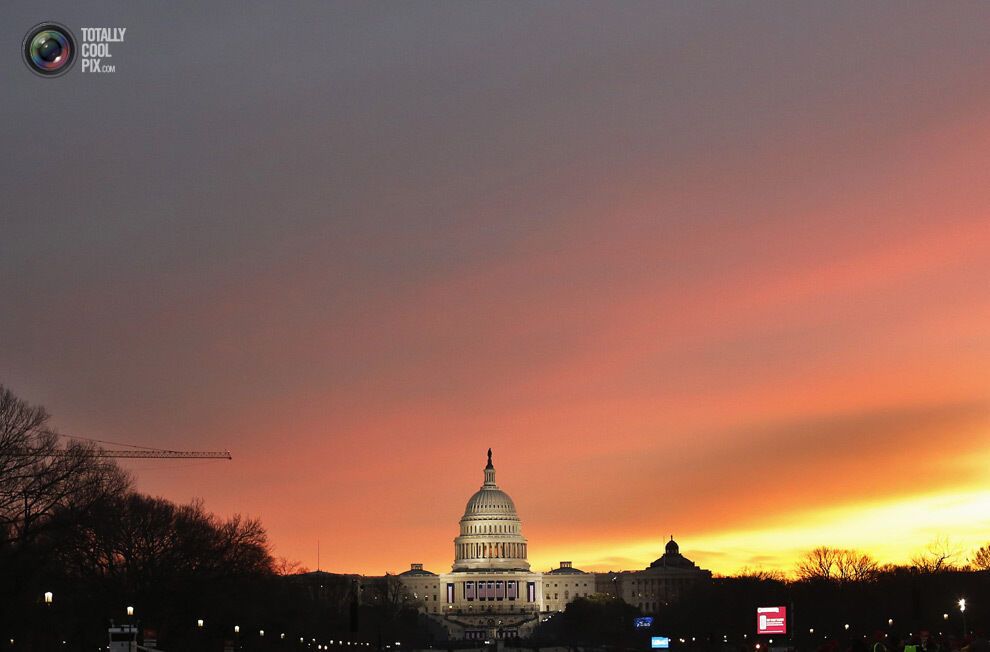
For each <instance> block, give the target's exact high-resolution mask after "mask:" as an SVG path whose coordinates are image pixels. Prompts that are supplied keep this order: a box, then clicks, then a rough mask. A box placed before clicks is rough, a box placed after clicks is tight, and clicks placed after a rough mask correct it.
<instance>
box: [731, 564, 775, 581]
mask: <svg viewBox="0 0 990 652" xmlns="http://www.w3.org/2000/svg"><path fill="white" fill-rule="evenodd" d="M735 576H736V577H738V578H741V579H750V580H757V581H759V582H784V581H786V580H787V576H786V575H785V574H784V571H781V570H777V569H766V568H763V567H762V566H758V567H756V568H750V567H749V566H744V567H742V568H741V569H739V572H738V573H736V575H735Z"/></svg>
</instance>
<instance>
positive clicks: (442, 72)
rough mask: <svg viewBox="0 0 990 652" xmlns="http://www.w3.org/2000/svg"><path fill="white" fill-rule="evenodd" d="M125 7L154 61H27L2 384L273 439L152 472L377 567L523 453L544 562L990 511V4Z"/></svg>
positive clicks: (982, 527) (7, 169)
mask: <svg viewBox="0 0 990 652" xmlns="http://www.w3.org/2000/svg"><path fill="white" fill-rule="evenodd" d="M220 2H221V5H223V3H225V2H227V0H220ZM853 7H854V8H853ZM62 9H63V11H62V12H61V13H60V14H59V15H60V16H61V15H64V21H65V22H66V24H76V23H73V22H72V21H74V20H76V18H78V19H79V20H78V21H76V22H78V23H79V24H85V23H87V22H88V21H89V18H86V17H87V16H89V13H87V10H86V9H85V8H84V7H82V6H80V5H77V4H69V3H65V6H64V7H63V8H62ZM5 10H6V11H7V13H8V14H9V15H8V16H7V18H8V20H5V21H4V22H5V24H9V25H13V26H17V25H23V26H24V29H27V28H28V27H29V26H30V25H33V24H36V23H37V22H38V20H40V19H39V18H38V17H37V16H34V13H33V12H35V9H34V8H32V7H31V6H30V5H28V4H23V5H22V4H20V3H17V4H11V6H10V7H7V8H6V9H5ZM114 11H115V12H119V13H120V15H119V16H114V24H121V25H126V26H127V27H128V29H130V30H131V31H129V32H128V34H131V33H134V34H136V35H137V34H141V35H142V38H147V39H148V40H147V41H146V42H147V43H149V44H153V46H154V47H147V48H138V49H136V50H135V51H133V52H130V53H128V66H127V71H126V73H122V74H119V75H110V76H106V79H103V80H102V82H103V83H87V82H95V81H97V80H94V79H92V78H87V77H86V76H83V75H73V74H69V75H66V76H64V77H62V78H59V79H58V80H45V79H41V78H34V77H36V76H34V75H31V74H30V73H29V72H28V71H27V70H25V69H23V68H24V66H22V65H20V64H17V65H8V66H6V67H4V68H3V70H0V75H5V77H4V88H6V89H9V93H10V96H11V97H19V98H32V101H31V102H8V103H6V104H5V105H4V106H2V107H0V113H2V114H3V119H2V120H0V125H3V126H0V137H2V138H3V151H4V152H5V156H4V157H3V162H2V165H3V166H4V169H3V174H0V186H2V187H0V197H3V198H4V208H3V210H4V215H3V222H4V226H3V230H2V237H0V305H2V306H3V310H0V340H2V342H3V345H2V346H0V382H2V383H3V384H4V385H5V386H8V387H10V389H11V390H12V391H13V392H15V393H16V394H17V395H19V396H21V397H22V398H24V399H25V400H27V401H30V402H31V403H35V404H40V405H44V406H45V407H46V408H47V409H48V410H49V411H50V412H51V413H52V414H53V415H54V417H53V424H54V426H55V427H57V428H59V429H61V430H64V431H65V432H66V433H69V434H76V435H81V436H86V437H92V438H96V439H103V440H110V441H123V442H128V443H132V444H137V445H142V446H152V447H160V448H169V449H176V450H188V449H204V450H230V451H231V452H232V454H233V460H232V461H231V462H206V463H203V462H149V461H140V462H139V461H133V462H127V463H126V465H125V466H126V467H127V468H129V469H132V470H133V471H134V475H135V481H136V486H137V488H138V489H139V490H141V491H145V492H148V493H151V494H155V495H161V496H165V497H167V498H169V499H171V500H175V501H177V502H186V501H188V500H190V499H193V498H199V497H201V498H203V499H204V501H205V504H206V506H207V508H208V509H210V510H213V511H215V512H216V513H218V514H220V515H229V514H234V513H241V514H244V515H247V516H252V517H258V518H260V519H261V520H262V522H263V523H264V525H265V526H266V528H267V530H268V532H269V535H270V539H271V543H272V546H273V550H274V552H275V553H276V554H277V555H280V556H284V557H286V558H288V559H290V560H298V561H299V562H301V563H302V564H303V565H305V566H307V567H309V568H316V566H317V560H316V557H317V555H316V549H317V540H319V541H320V548H321V555H320V557H321V561H320V566H321V567H322V568H323V569H330V570H335V571H341V572H362V573H368V574H380V573H382V572H385V571H388V570H392V571H401V570H403V569H405V568H407V567H408V564H409V563H413V562H422V563H424V564H426V566H427V568H430V569H431V570H434V571H441V570H446V569H447V568H449V567H450V564H451V562H452V560H453V547H452V541H453V538H454V536H455V534H456V528H457V522H458V519H459V518H460V516H461V514H462V510H463V509H464V504H465V502H466V501H467V499H468V497H469V496H470V495H471V494H472V493H473V492H474V491H475V490H476V488H477V487H478V486H479V485H480V483H481V469H482V467H483V464H484V452H485V451H486V449H487V448H489V447H492V448H493V449H494V452H495V465H496V467H497V468H498V473H499V484H500V485H501V486H502V487H503V488H504V489H505V490H506V491H507V492H508V493H509V495H511V496H512V497H513V499H514V500H515V501H516V504H517V507H518V510H519V514H520V517H521V518H522V523H523V534H524V536H526V537H527V538H528V540H529V544H530V545H529V551H530V554H531V556H532V557H531V563H532V564H533V567H534V568H536V569H539V570H542V569H546V568H549V567H552V566H555V565H556V564H557V563H558V562H559V561H561V560H570V561H573V562H574V564H575V565H576V566H578V567H579V568H585V569H586V570H589V569H606V570H608V569H609V568H611V569H612V570H620V569H627V570H628V569H636V568H642V567H644V566H646V565H647V564H648V563H649V562H651V561H652V560H654V559H656V558H657V557H658V556H659V554H660V552H661V549H662V542H663V540H664V539H665V538H666V537H667V536H668V535H670V534H673V535H674V536H675V538H676V539H677V540H678V542H679V543H680V545H681V549H682V551H683V553H684V554H685V555H686V556H687V557H689V558H691V559H693V560H694V561H696V562H697V563H698V564H699V565H701V566H703V567H705V568H708V569H710V570H712V571H714V572H716V573H733V572H736V571H738V569H740V568H743V567H745V566H749V567H759V566H763V567H765V568H779V569H782V570H790V569H791V568H792V567H793V564H794V560H795V557H796V556H797V555H799V554H800V553H801V552H802V551H804V550H808V549H811V548H814V547H816V546H818V545H832V546H837V547H848V548H858V549H861V550H863V551H864V552H868V553H871V554H873V555H874V556H875V557H877V558H878V559H879V560H881V561H884V562H904V561H906V560H908V559H909V558H910V557H911V556H912V555H913V554H915V553H916V552H918V549H919V548H922V547H924V545H925V544H926V543H927V542H928V540H930V539H931V538H933V536H930V535H934V534H935V533H938V534H940V535H944V536H947V537H948V538H949V539H951V540H953V541H955V542H957V544H958V545H959V546H960V547H963V548H964V549H965V552H966V553H969V552H971V549H972V548H973V547H975V546H977V545H979V544H981V541H982V543H986V542H987V541H990V523H988V522H987V521H986V519H985V518H984V517H983V516H981V514H985V513H987V511H988V509H987V508H988V507H990V503H988V499H987V496H988V493H990V478H988V476H987V474H986V472H985V469H986V468H987V462H988V461H990V448H988V446H990V443H988V440H990V437H988V435H990V374H988V369H990V283H988V279H990V219H988V217H990V215H988V213H990V209H988V207H990V88H988V87H987V84H986V78H987V74H986V73H987V70H986V65H985V64H984V63H983V62H986V61H990V43H988V41H987V38H986V24H987V20H986V19H987V16H986V5H972V6H969V5H966V6H958V5H953V6H951V7H944V6H937V7H935V6H927V5H917V6H912V7H910V8H908V9H906V8H904V7H901V6H893V5H890V6H882V5H872V6H858V5H855V6H854V5H850V7H849V8H846V9H839V10H837V9H836V8H835V7H832V6H828V7H826V6H824V5H819V4H814V3H807V4H802V3H796V4H793V5H787V6H781V5H773V6H770V5H766V4H759V3H755V4H753V5H750V6H746V5H719V4H707V3H705V2H670V3H630V4H625V5H623V7H622V9H621V10H614V9H613V8H611V7H602V6H594V5H581V6H580V7H568V8H567V9H566V10H562V9H561V7H560V6H556V5H554V3H553V2H550V3H534V4H527V5H512V6H511V7H509V6H507V5H501V4H496V3H490V4H486V3H467V4H459V3H458V4H453V3H411V4H403V5H401V6H396V7H391V8H390V9H389V10H388V11H386V10H384V9H383V7H382V5H380V4H377V3H356V4H355V3H351V4H349V3H332V2H331V3H312V4H309V3H307V2H306V0H303V1H302V2H301V4H299V5H298V7H297V10H294V11H272V10H271V8H270V7H265V6H264V5H261V4H259V5H251V4H250V3H248V4H246V5H234V4H230V5H229V7H228V8H225V7H220V8H218V7H217V6H216V5H214V4H213V3H210V5H209V6H206V5H205V4H203V3H199V4H197V3H191V2H185V0H179V2H178V4H177V5H173V4H170V5H169V8H168V16H169V18H168V21H169V22H168V23H167V29H165V28H164V27H163V22H162V21H163V17H162V13H161V11H162V9H161V8H158V7H151V6H150V5H149V6H147V7H145V6H139V5H129V6H127V7H126V8H123V7H119V8H117V9H115V10H114ZM217 15H227V16H229V20H225V22H224V29H223V30H207V28H206V27H204V26H209V25H214V24H216V17H217ZM83 18H86V20H83ZM60 20H63V19H62V18H60ZM20 29H21V28H20V27H17V30H20ZM15 31H16V30H15ZM207 31H210V43H211V51H214V52H218V53H228V54H230V55H231V56H233V54H234V53H236V54H237V56H250V60H249V65H223V66H213V65H204V64H203V61H202V60H201V56H202V43H203V42H204V41H203V39H204V35H205V34H206V32H207ZM213 32H216V33H213ZM18 38H20V35H18ZM286 43H305V44H306V61H304V62H301V61H300V57H299V56H298V53H295V52H293V51H292V48H287V47H286V46H285V44H286ZM245 44H250V47H244V45H245ZM14 50H16V48H14V49H13V50H11V52H14ZM15 54H16V52H15ZM11 56H14V55H11ZM46 82H51V83H46ZM149 124H153V126H154V128H150V127H149ZM53 153H57V155H53ZM53 161H58V162H59V163H60V165H61V166H63V167H64V170H65V171H66V173H65V174H62V175H57V177H58V178H57V179H55V178H54V177H55V176H56V175H53V174H42V173H41V172H40V171H51V170H53V168H52V162H53ZM63 167H60V168H59V169H63ZM53 189H57V193H56V194H57V197H58V203H57V206H52V200H51V197H52V196H53ZM912 514H914V515H915V517H914V518H911V515H912ZM876 523H880V524H883V527H882V528H877V529H879V530H881V531H884V532H889V534H888V535H887V537H886V538H884V537H877V536H876V535H875V533H874V532H873V529H872V528H871V527H870V524H876ZM901 539H907V540H910V541H911V543H910V544H903V543H900V540H901ZM984 539H985V540H986V541H983V540H984Z"/></svg>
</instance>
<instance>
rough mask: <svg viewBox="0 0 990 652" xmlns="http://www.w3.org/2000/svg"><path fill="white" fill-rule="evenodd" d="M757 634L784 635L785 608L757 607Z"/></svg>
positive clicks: (785, 626) (785, 629) (785, 622)
mask: <svg viewBox="0 0 990 652" xmlns="http://www.w3.org/2000/svg"><path fill="white" fill-rule="evenodd" d="M756 633H757V634H786V633H787V607H759V608H758V609H757V610H756Z"/></svg>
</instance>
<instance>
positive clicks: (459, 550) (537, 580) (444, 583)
mask: <svg viewBox="0 0 990 652" xmlns="http://www.w3.org/2000/svg"><path fill="white" fill-rule="evenodd" d="M527 546H528V542H527V541H526V537H524V536H523V534H522V523H521V522H520V520H519V515H518V514H517V513H516V506H515V503H513V501H512V498H510V497H509V495H508V494H507V493H505V492H504V491H502V490H501V489H500V488H499V486H498V484H496V482H495V466H494V464H492V452H491V449H489V451H488V464H487V466H485V479H484V483H483V484H482V485H481V488H480V489H478V491H476V492H475V493H474V495H472V496H471V498H470V499H469V500H468V502H467V505H466V507H465V508H464V515H463V516H462V517H461V521H460V530H459V533H458V536H457V537H456V538H455V539H454V563H453V566H452V567H451V571H450V572H449V573H442V574H436V573H432V572H430V571H428V570H425V569H424V568H423V566H422V564H413V565H412V567H411V568H410V570H408V571H406V572H404V573H400V574H399V579H400V580H401V581H402V583H403V585H404V586H405V590H406V592H407V595H408V597H409V598H411V599H412V600H413V601H415V603H416V604H418V605H419V609H420V611H422V612H423V613H425V614H427V615H429V616H430V617H431V618H433V619H434V620H436V621H437V622H438V623H440V624H442V625H443V626H444V628H445V629H446V630H447V634H448V636H449V637H450V638H452V639H478V640H489V639H497V638H514V637H517V636H520V637H524V636H528V635H529V634H531V633H532V631H533V629H534V628H535V627H536V625H537V624H538V623H539V622H540V619H541V617H542V618H546V617H548V616H549V615H550V614H551V613H553V612H558V611H563V610H564V608H565V607H566V606H567V604H568V603H569V602H571V601H572V600H575V599H576V598H580V597H587V596H589V595H592V594H594V593H612V594H613V595H619V596H621V597H622V598H623V599H624V600H625V601H626V602H628V603H629V604H632V605H635V606H638V607H639V608H640V609H642V610H643V611H644V612H647V613H651V612H655V611H657V609H659V608H660V607H661V606H662V605H664V604H666V603H669V602H671V601H674V600H676V598H677V596H679V595H680V593H681V592H682V591H683V590H685V589H686V588H687V587H688V586H689V585H690V584H692V583H694V582H697V581H699V580H703V579H710V578H711V573H710V572H708V571H706V570H703V569H700V568H698V567H697V566H696V565H695V564H694V563H693V562H691V561H690V560H688V559H686V558H685V557H683V556H682V555H681V554H680V551H679V550H678V548H677V544H676V543H674V541H673V538H671V541H670V542H669V543H668V544H667V548H666V552H665V553H664V555H663V556H662V557H660V558H659V559H657V560H656V561H655V562H653V564H651V565H650V567H649V568H647V569H645V570H642V571H633V572H629V571H623V572H621V573H600V574H594V573H586V572H584V571H582V570H579V569H577V568H574V567H573V565H572V564H571V562H568V561H562V562H560V567H559V568H556V569H554V570H552V571H549V572H547V573H536V572H533V571H532V570H530V566H529V561H527V554H528V548H527ZM541 614H542V616H541Z"/></svg>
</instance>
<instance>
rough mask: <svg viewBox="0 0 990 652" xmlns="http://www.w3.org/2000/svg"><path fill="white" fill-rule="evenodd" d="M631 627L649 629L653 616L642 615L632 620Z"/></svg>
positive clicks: (651, 625)
mask: <svg viewBox="0 0 990 652" xmlns="http://www.w3.org/2000/svg"><path fill="white" fill-rule="evenodd" d="M633 627H635V628H636V629H649V628H650V627H653V616H643V617H641V618H636V619H635V620H633Z"/></svg>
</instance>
